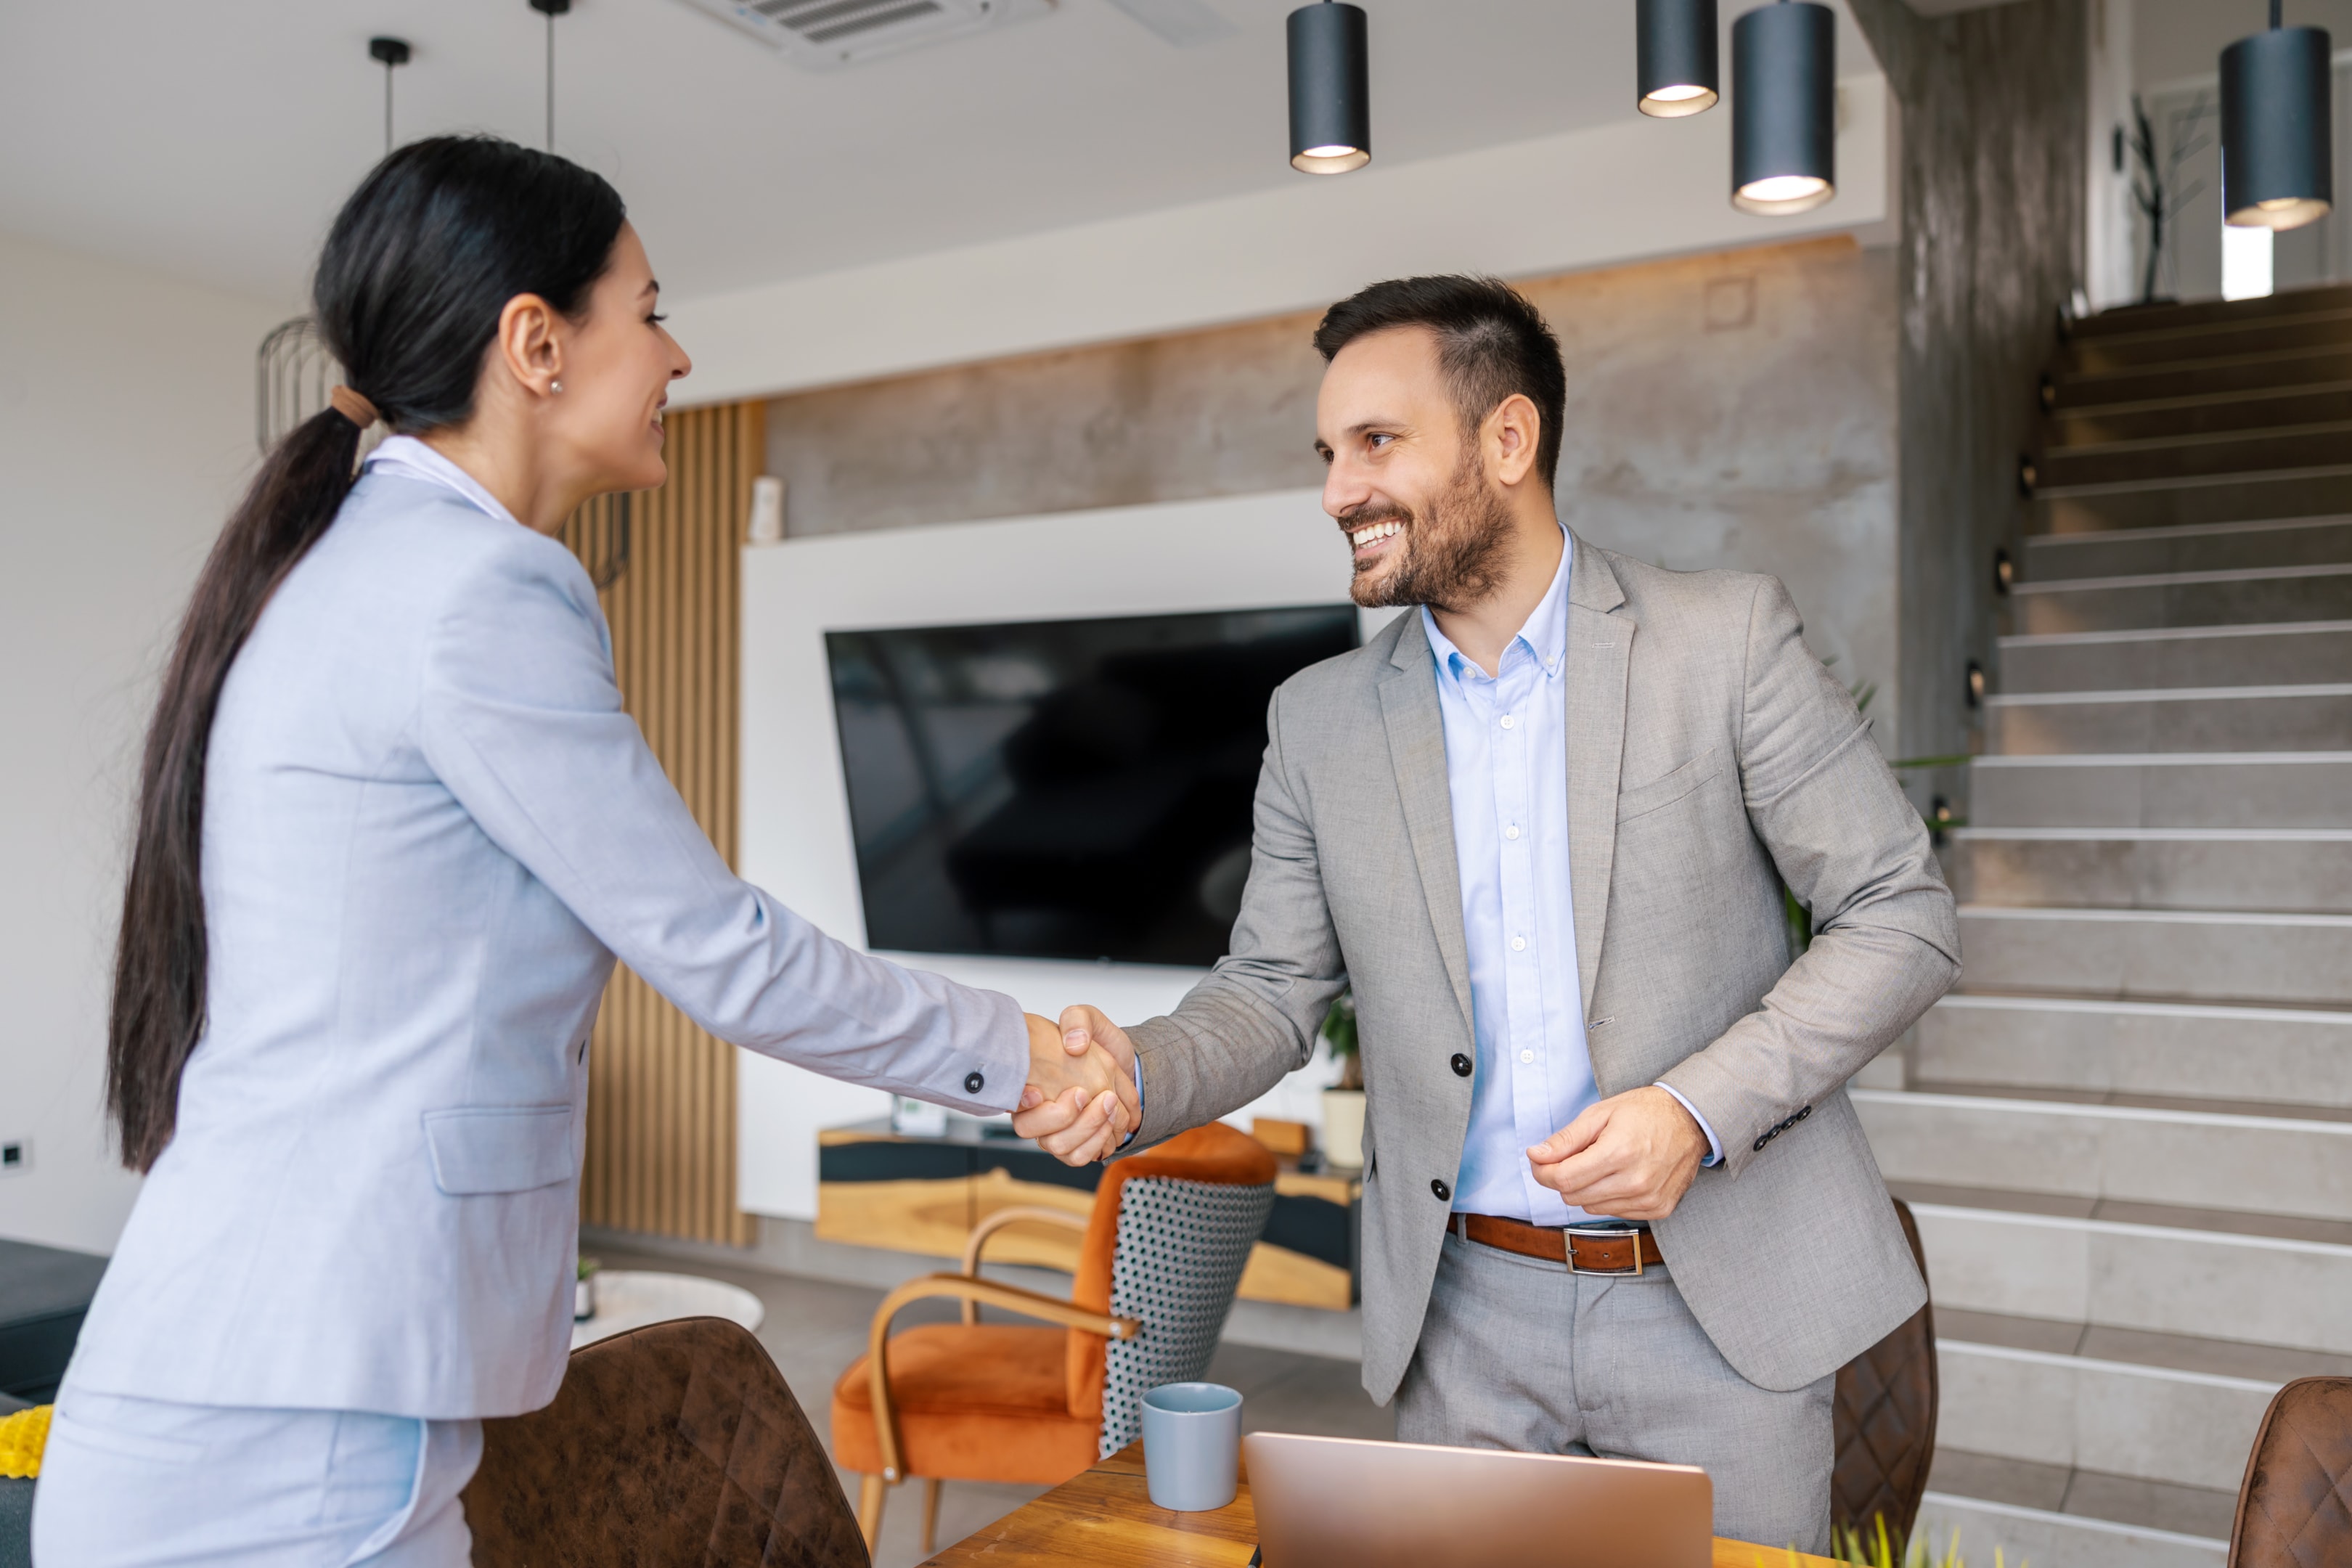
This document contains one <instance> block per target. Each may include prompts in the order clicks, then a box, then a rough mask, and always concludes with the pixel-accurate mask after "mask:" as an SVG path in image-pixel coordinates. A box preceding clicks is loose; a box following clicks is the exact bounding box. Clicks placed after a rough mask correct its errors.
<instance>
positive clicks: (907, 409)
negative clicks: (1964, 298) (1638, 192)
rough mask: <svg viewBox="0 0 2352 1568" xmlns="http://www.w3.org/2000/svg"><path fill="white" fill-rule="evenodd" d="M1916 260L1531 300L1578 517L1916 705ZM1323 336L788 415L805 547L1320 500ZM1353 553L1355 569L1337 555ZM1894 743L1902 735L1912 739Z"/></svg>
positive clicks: (779, 421)
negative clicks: (1900, 383) (1907, 653)
mask: <svg viewBox="0 0 2352 1568" xmlns="http://www.w3.org/2000/svg"><path fill="white" fill-rule="evenodd" d="M1895 271H1896V265H1895V256H1894V254H1893V253H1892V252H1891V251H1886V250H1866V249H1864V248H1863V247H1860V246H1858V245H1856V244H1855V243H1854V242H1853V240H1852V239H1850V238H1844V237H1839V238H1832V239H1823V240H1815V241H1809V242H1802V243H1799V244H1794V245H1786V246H1775V247H1761V248H1755V249H1744V250H1734V251H1728V252H1722V253H1718V254H1714V255H1707V256H1699V257H1690V258H1679V259H1675V260H1669V261H1659V262H1652V263H1647V264H1644V265H1641V266H1633V267H1622V268H1609V269H1604V270H1601V271H1592V272H1579V273H1572V274H1570V275H1567V276H1565V277H1553V278H1548V279H1533V280H1528V281H1524V282H1523V283H1522V285H1521V287H1522V288H1524V289H1526V291H1527V292H1528V295H1529V297H1530V298H1531V299H1533V300H1535V302H1536V303H1537V304H1538V306H1539V307H1540V308H1541V309H1542V310H1544V312H1545V314H1546V315H1547V317H1548V318H1549V320H1550V321H1551V322H1552V325H1553V327H1554V328H1555V330H1557V331H1559V335H1560V340H1561V343H1562V347H1563V349H1564V350H1565V353H1566V355H1567V359H1568V363H1569V384H1570V395H1569V407H1568V417H1567V420H1566V425H1565V429H1564V433H1563V442H1562V450H1561V467H1560V484H1559V500H1560V509H1561V513H1562V515H1563V516H1565V517H1566V518H1567V519H1568V520H1569V521H1570V523H1571V524H1572V525H1573V526H1575V527H1576V528H1578V529H1579V530H1580V531H1583V532H1585V533H1586V534H1587V535H1589V536H1590V537H1591V539H1593V540H1594V541H1595V542H1599V543H1601V544H1605V545H1608V546H1609V547H1611V548H1612V549H1617V550H1622V551H1624V552H1627V553H1629V554H1633V555H1637V556H1640V557H1642V558H1643V559H1646V560H1652V561H1656V562H1660V563H1664V564H1666V565H1670V566H1675V567H1685V568H1696V567H1706V566H1736V567H1740V568H1743V569H1746V570H1750V571H1760V572H1770V573H1774V574H1778V575H1780V576H1781V577H1782V578H1784V579H1786V580H1787V581H1788V583H1789V584H1790V588H1791V590H1792V591H1793V592H1794V593H1795V594H1796V596H1797V600H1798V603H1799V605H1801V607H1802V608H1803V609H1804V611H1805V613H1806V615H1807V616H1808V619H1809V622H1810V624H1811V632H1812V637H1813V642H1814V646H1815V647H1816V649H1817V650H1818V651H1820V652H1822V653H1823V654H1825V655H1831V654H1833V655H1835V656H1836V657H1837V658H1838V660H1839V663H1838V665H1837V668H1838V669H1839V670H1840V671H1841V673H1843V674H1844V675H1845V677H1846V679H1848V680H1849V681H1853V680H1856V679H1870V680H1874V681H1877V682H1880V683H1881V684H1882V686H1883V688H1884V690H1883V694H1882V696H1881V698H1880V699H1879V705H1878V706H1875V707H1874V709H1873V711H1874V713H1876V714H1879V715H1881V716H1882V718H1883V719H1890V720H1891V715H1892V711H1893V709H1894V706H1895V703H1894V694H1895V660H1896V652H1895V343H1896V328H1895V321H1896V300H1895ZM1316 319H1317V318H1316V314H1315V313H1314V312H1307V313H1303V314H1296V315H1286V316H1278V317H1274V318H1270V319H1267V320H1263V321H1255V322H1251V323H1247V324H1245V325H1242V326H1236V327H1225V328H1217V329H1213V330H1210V331H1199V332H1191V333H1183V334H1178V335H1172V336H1165V337H1157V338H1149V339H1144V340H1140V341H1137V342H1126V343H1118V344H1113V345H1108V346H1105V347H1099V348H1087V349H1078V350H1071V351H1068V352H1064V353H1048V354H1035V355H1029V356H1024V357H1022V358H1018V359H1005V360H999V361H995V362H992V363H984V364H979V365H972V366H966V367H961V368H958V369H953V370H944V371H933V372H927V373H923V374H915V375H908V376H902V377H897V378H894V379H891V380H888V381H879V382H870V383H866V384H863V385H857V386H850V387H842V388H837V389H833V390H828V391H822V392H811V393H802V394H797V395H793V396H788V397H781V398H778V399H776V400H774V401H773V402H772V403H771V404H770V405H769V413H768V431H769V436H768V442H769V464H770V471H771V472H773V473H776V474H779V475H781V476H782V477H783V478H784V479H785V482H786V485H787V500H786V503H785V508H786V517H787V528H788V531H790V532H791V533H792V534H793V535H794V536H796V537H807V536H811V535H815V534H824V533H836V532H842V531H849V530H854V529H867V528H898V527H906V526H910V525H918V524H924V523H936V522H958V521H977V520H981V519H986V518H996V517H1018V516H1029V515H1034V514H1037V513H1045V512H1055V511H1066V510H1081V509H1087V508H1107V507H1120V506H1137V505H1144V504H1150V503H1155V502H1165V501H1176V500H1198V499H1205V498H1209V497H1215V496H1228V495H1246V494H1254V493H1260V492H1265V491H1271V490H1278V489H1291V488H1294V487H1300V486H1313V485H1319V484H1320V483H1321V479H1322V464H1321V462H1320V460H1319V459H1318V458H1317V457H1316V456H1315V455H1314V452H1313V450H1312V448H1311V446H1310V443H1311V442H1312V440H1313V438H1314V408H1315V394H1316V388H1317V385H1318V382H1319V380H1320V377H1321V374H1322V363H1321V361H1320V360H1319V359H1318V357H1317V356H1316V354H1315V353H1314V351H1313V349H1312V348H1311V347H1309V346H1308V342H1307V337H1308V334H1309V333H1310V332H1311V331H1312V330H1313V328H1314V324H1315V321H1316ZM1335 548H1336V546H1335ZM1892 728H1893V726H1892V723H1891V722H1883V723H1882V726H1881V729H1882V732H1883V733H1885V734H1887V735H1888V736H1890V738H1891V733H1892Z"/></svg>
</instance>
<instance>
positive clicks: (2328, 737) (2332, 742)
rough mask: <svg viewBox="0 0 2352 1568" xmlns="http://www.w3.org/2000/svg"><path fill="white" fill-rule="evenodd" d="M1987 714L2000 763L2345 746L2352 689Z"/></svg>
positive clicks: (2336, 685)
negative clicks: (2018, 759)
mask: <svg viewBox="0 0 2352 1568" xmlns="http://www.w3.org/2000/svg"><path fill="white" fill-rule="evenodd" d="M2346 586H2347V590H2352V572H2347V578H2346ZM1985 710H1986V717H1987V720H1988V721H1989V723H1988V728H1987V731H1986V739H1987V743H1988V744H1989V745H1990V746H1991V747H1992V749H1993V750H1995V751H1997V752H2000V754H2001V755H2003V756H2051V755H2057V754H2064V753H2077V752H2267V751H2279V752H2325V751H2339V750H2344V749H2346V748H2352V682H2336V681H2329V682H2314V683H2312V684H2310V685H2305V686H2189V687H2149V688H2144V689H2139V690H2125V691H2037V692H2017V693H2006V694H2003V695H2000V696H1996V697H1991V698H1988V699H1987V700H1986V701H1985Z"/></svg>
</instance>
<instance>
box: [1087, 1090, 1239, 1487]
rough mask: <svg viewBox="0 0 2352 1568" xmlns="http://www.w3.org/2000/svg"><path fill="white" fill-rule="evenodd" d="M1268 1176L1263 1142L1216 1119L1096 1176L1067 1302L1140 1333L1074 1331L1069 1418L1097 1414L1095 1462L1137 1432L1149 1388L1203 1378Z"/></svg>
mask: <svg viewBox="0 0 2352 1568" xmlns="http://www.w3.org/2000/svg"><path fill="white" fill-rule="evenodd" d="M1274 1176H1275V1163H1274V1156H1273V1155H1272V1154H1271V1153H1268V1152H1266V1149H1265V1145H1264V1144H1262V1143H1260V1142H1258V1141H1257V1140H1256V1139H1255V1138H1252V1137H1250V1136H1249V1135H1248V1134H1247V1133H1244V1132H1240V1131H1235V1130H1234V1129H1233V1128H1231V1127H1228V1126H1226V1125H1224V1124H1223V1122H1219V1121H1212V1122H1210V1123H1209V1124H1208V1125H1207V1126H1205V1127H1196V1128H1194V1129H1192V1131H1189V1132H1185V1133H1181V1134H1179V1135H1178V1136H1176V1137H1174V1138H1171V1139H1170V1140H1169V1141H1168V1142H1165V1143H1162V1144H1160V1146H1159V1147H1157V1148H1155V1149H1151V1150H1149V1151H1147V1152H1144V1153H1141V1154H1137V1155H1133V1156H1131V1157H1129V1158H1128V1159H1124V1160H1114V1161H1112V1162H1111V1163H1110V1164H1109V1165H1108V1166H1107V1167H1106V1168H1105V1169H1104V1172H1103V1179H1102V1185H1101V1186H1099V1187H1097V1189H1096V1190H1095V1206H1094V1214H1093V1215H1092V1217H1091V1218H1090V1219H1089V1220H1088V1221H1087V1235H1086V1239H1085V1241H1084V1242H1082V1243H1081V1244H1080V1246H1079V1251H1078V1271H1077V1275H1076V1279H1075V1280H1074V1281H1073V1282H1072V1288H1071V1290H1070V1300H1071V1301H1072V1302H1073V1303H1074V1304H1075V1305H1077V1306H1080V1307H1085V1308H1087V1309H1089V1310H1095V1311H1103V1312H1110V1313H1113V1314H1116V1315H1118V1316H1120V1317H1129V1318H1139V1319H1141V1320H1142V1322H1143V1331H1142V1332H1141V1333H1139V1334H1138V1335H1137V1336H1136V1337H1135V1338H1134V1339H1132V1340H1118V1341H1108V1340H1105V1339H1104V1338H1103V1337H1102V1336H1101V1335H1099V1334H1088V1333H1081V1332H1078V1331H1075V1330H1074V1331H1072V1332H1071V1334H1070V1350H1069V1397H1070V1414H1071V1415H1093V1414H1095V1413H1096V1412H1097V1411H1099V1412H1100V1413H1101V1415H1102V1442H1101V1449H1100V1452H1101V1457H1103V1458H1109V1457H1110V1456H1111V1455H1113V1454H1116V1453H1118V1451H1119V1450H1120V1449H1121V1448H1124V1447H1127V1446H1128V1445H1129V1443H1132V1442H1134V1441H1135V1439H1136V1437H1137V1436H1139V1434H1140V1433H1141V1431H1142V1429H1143V1396H1144V1394H1146V1393H1147V1392H1149V1391H1150V1390H1151V1389H1154V1388H1157V1387H1159V1386H1160V1384H1163V1383H1187V1382H1191V1381H1192V1380H1193V1379H1196V1378H1198V1377H1200V1376H1201V1375H1202V1373H1205V1372H1207V1371H1208V1368H1209V1358H1210V1357H1211V1356H1213V1355H1214V1354H1215V1353H1216V1350H1217V1335H1218V1334H1219V1332H1220V1331H1223V1328H1224V1326H1225V1314H1226V1313H1227V1312H1228V1311H1230V1310H1232V1309H1233V1304H1234V1291H1235V1290H1236V1289H1239V1288H1240V1286H1241V1282H1242V1270H1243V1269H1244V1268H1247V1267H1248V1265H1249V1257H1250V1248H1251V1247H1255V1245H1256V1244H1257V1238H1258V1236H1259V1233H1261V1232H1262V1231H1264V1230H1265V1219H1266V1215H1270V1214H1272V1213H1273V1212H1274Z"/></svg>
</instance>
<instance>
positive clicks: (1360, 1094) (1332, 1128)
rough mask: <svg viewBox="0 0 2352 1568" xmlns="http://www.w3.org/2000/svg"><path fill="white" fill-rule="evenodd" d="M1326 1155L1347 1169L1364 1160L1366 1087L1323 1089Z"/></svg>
mask: <svg viewBox="0 0 2352 1568" xmlns="http://www.w3.org/2000/svg"><path fill="white" fill-rule="evenodd" d="M1323 1158H1324V1159H1326V1160H1328V1161H1329V1162H1330V1163H1332V1164H1334V1165H1338V1166H1340V1167H1342V1168H1343V1169H1346V1170H1350V1171H1355V1170H1361V1169H1362V1168H1363V1163H1364V1091H1363V1090H1362V1089H1325V1090H1324V1091H1323Z"/></svg>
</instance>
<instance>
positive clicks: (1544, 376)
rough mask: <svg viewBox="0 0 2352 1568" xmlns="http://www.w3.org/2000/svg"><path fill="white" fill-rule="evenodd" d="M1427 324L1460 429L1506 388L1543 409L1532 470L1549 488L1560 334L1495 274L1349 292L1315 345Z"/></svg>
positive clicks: (1559, 399)
mask: <svg viewBox="0 0 2352 1568" xmlns="http://www.w3.org/2000/svg"><path fill="white" fill-rule="evenodd" d="M1391 327H1426V328H1428V329H1429V331H1432V332H1433V333H1434V334H1435V335H1436V337H1437V363H1438V368H1439V370H1440V371H1441V372H1443V373H1444V376H1445V383H1446V389H1447V390H1448V391H1449V392H1451V393H1452V394H1453V395H1454V407H1455V408H1456V409H1457V410H1458V411H1459V412H1460V413H1461V416H1462V428H1463V430H1464V432H1465V434H1469V433H1475V431H1476V430H1477V428H1478V426H1480V425H1482V424H1484V423H1486V416H1488V415H1489V414H1492V413H1493V412H1495V410H1496V408H1498V407H1500V406H1501V405H1502V403H1503V400H1504V399H1505V398H1507V397H1508V396H1510V395H1511V394H1513V393H1515V392H1517V393H1524V394H1526V395H1527V399H1528V402H1530V403H1532V404H1534V405H1536V412H1537V413H1538V414H1539V415H1541V416H1543V417H1542V420H1541V424H1540V427H1539V428H1538V431H1537V435H1536V471H1537V472H1538V473H1539V474H1541V475H1542V476H1543V481H1544V488H1545V489H1550V488H1551V485H1552V482H1553V480H1554V479H1555V478H1556V477H1557V475H1558V473H1559V427H1560V422H1561V421H1562V420H1563V419H1565V418H1566V417H1567V416H1568V371H1567V368H1566V367H1565V366H1564V365H1562V364H1561V363H1560V357H1559V339H1558V338H1557V337H1554V336H1553V335H1552V330H1551V328H1550V327H1549V326H1548V325H1546V324H1545V322H1544V319H1543V314H1542V312H1540V311H1538V310H1537V309H1536V308H1535V307H1534V306H1533V305H1530V304H1528V300H1527V297H1526V296H1525V295H1523V294H1521V293H1520V292H1519V291H1518V290H1517V289H1514V288H1512V287H1511V286H1510V285H1509V284H1507V283H1506V282H1504V281H1502V280H1501V279H1497V278H1461V277H1448V278H1392V279H1390V280H1389V281H1387V282H1385V283H1375V284H1373V285H1372V286H1371V287H1370V288H1369V289H1363V290H1361V291H1360V292H1358V293H1355V294H1351V295H1349V297H1348V298H1347V299H1345V300H1340V301H1339V303H1338V304H1336V305H1334V306H1332V307H1331V308H1330V309H1329V310H1326V311H1325V312H1324V313H1323V323H1322V325H1320V326H1318V327H1317V328H1316V329H1315V351H1316V352H1317V353H1319V354H1321V355H1322V356H1323V359H1324V362H1325V363H1329V362H1330V361H1331V359H1332V357H1333V356H1334V355H1336V354H1338V353H1339V351H1340V350H1341V349H1343V348H1346V347H1347V346H1348V345H1349V343H1351V342H1355V341H1356V340H1357V339H1358V338H1360V337H1363V336H1365V335H1366V334H1368V333H1370V332H1384V331H1388V330H1389V329H1390V328H1391Z"/></svg>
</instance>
